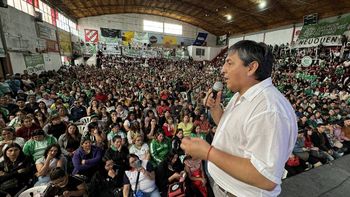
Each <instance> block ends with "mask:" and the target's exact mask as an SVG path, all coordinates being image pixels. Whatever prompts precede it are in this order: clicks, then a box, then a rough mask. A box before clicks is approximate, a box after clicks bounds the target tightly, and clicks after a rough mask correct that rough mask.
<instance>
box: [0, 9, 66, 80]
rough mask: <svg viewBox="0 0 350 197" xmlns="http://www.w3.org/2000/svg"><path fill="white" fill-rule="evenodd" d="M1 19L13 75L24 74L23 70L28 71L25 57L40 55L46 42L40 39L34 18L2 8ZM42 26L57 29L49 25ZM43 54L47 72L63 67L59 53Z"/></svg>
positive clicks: (14, 10)
mask: <svg viewBox="0 0 350 197" xmlns="http://www.w3.org/2000/svg"><path fill="white" fill-rule="evenodd" d="M0 17H1V22H2V28H3V33H4V36H5V41H6V46H7V49H8V50H7V52H8V53H7V55H8V57H9V59H10V62H11V65H12V71H13V73H23V70H26V69H27V67H26V64H25V61H24V56H25V55H38V54H40V53H38V52H37V48H45V47H46V41H45V40H44V39H41V38H39V37H38V34H37V30H36V22H35V20H34V17H33V16H31V15H29V14H27V13H24V12H22V11H20V10H17V9H16V8H13V7H10V6H9V7H8V8H0ZM41 24H43V25H44V26H47V27H49V28H51V29H56V27H54V26H52V25H50V24H48V23H45V22H44V23H41ZM41 54H42V55H43V59H44V68H45V70H57V69H59V68H60V67H61V57H60V53H59V52H45V53H41ZM40 72H41V71H40ZM38 73H39V72H38ZM6 74H9V73H6Z"/></svg>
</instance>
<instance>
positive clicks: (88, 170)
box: [72, 138, 102, 180]
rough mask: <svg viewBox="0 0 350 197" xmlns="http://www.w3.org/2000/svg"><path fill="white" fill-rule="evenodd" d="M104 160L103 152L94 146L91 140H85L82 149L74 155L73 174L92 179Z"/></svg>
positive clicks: (81, 143) (81, 144)
mask: <svg viewBox="0 0 350 197" xmlns="http://www.w3.org/2000/svg"><path fill="white" fill-rule="evenodd" d="M101 158H102V150H101V149H100V148H98V147H97V146H95V145H92V142H91V140H90V138H83V139H82V140H81V142H80V147H79V148H78V149H77V150H76V151H75V153H74V155H73V166H74V169H73V172H72V174H73V175H75V174H79V175H84V176H86V177H88V178H89V180H90V179H91V177H92V175H93V174H94V173H95V172H96V170H97V169H98V167H99V165H100V162H101V161H102V160H101Z"/></svg>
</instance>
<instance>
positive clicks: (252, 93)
mask: <svg viewBox="0 0 350 197" xmlns="http://www.w3.org/2000/svg"><path fill="white" fill-rule="evenodd" d="M269 86H272V79H271V77H269V78H267V79H265V80H263V81H261V82H259V83H257V84H255V85H253V86H252V87H250V88H249V89H248V90H247V91H246V92H245V93H244V94H243V95H242V96H241V98H244V99H247V100H248V101H249V102H250V101H252V100H253V99H254V98H255V97H256V96H257V95H258V94H259V93H260V92H261V91H263V90H264V89H265V88H267V87H269Z"/></svg>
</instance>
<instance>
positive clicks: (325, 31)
mask: <svg viewBox="0 0 350 197" xmlns="http://www.w3.org/2000/svg"><path fill="white" fill-rule="evenodd" d="M348 27H350V16H346V17H342V18H339V19H337V20H335V21H332V22H320V23H318V24H313V25H305V26H303V28H302V29H301V32H300V35H299V39H308V38H315V37H322V36H329V35H333V36H334V35H343V34H344V32H346V31H348V30H349V28H348Z"/></svg>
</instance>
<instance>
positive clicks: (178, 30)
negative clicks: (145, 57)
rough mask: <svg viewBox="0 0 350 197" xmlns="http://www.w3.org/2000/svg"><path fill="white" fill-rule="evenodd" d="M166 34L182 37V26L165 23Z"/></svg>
mask: <svg viewBox="0 0 350 197" xmlns="http://www.w3.org/2000/svg"><path fill="white" fill-rule="evenodd" d="M164 33H168V34H176V35H182V25H176V24H171V23H164Z"/></svg>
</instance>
